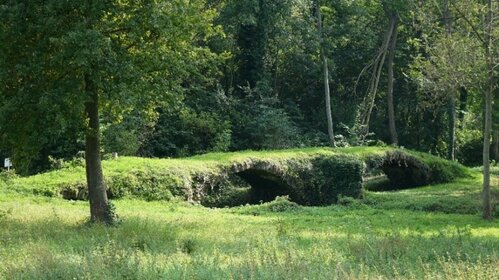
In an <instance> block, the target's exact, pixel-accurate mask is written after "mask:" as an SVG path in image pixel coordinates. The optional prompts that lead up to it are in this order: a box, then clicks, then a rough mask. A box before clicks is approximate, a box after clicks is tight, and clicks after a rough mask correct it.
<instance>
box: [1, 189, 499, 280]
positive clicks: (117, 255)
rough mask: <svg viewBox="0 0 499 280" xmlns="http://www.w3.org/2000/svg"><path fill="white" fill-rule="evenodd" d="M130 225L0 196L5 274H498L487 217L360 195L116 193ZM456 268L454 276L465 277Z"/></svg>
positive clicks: (48, 202)
mask: <svg viewBox="0 0 499 280" xmlns="http://www.w3.org/2000/svg"><path fill="white" fill-rule="evenodd" d="M115 204H116V206H117V209H118V214H119V216H120V218H121V223H120V224H119V225H117V226H116V227H111V228H107V227H104V226H88V225H87V224H86V223H85V222H86V219H87V217H88V204H87V203H86V202H71V201H64V200H61V199H57V198H40V197H21V196H18V195H12V194H11V195H6V196H4V197H3V198H2V199H1V200H0V211H1V212H0V213H2V214H0V216H1V218H0V244H1V246H0V259H1V260H2V261H1V262H0V278H6V279H13V278H31V279H54V278H63V279H75V278H76V279H88V278H91V279H122V278H127V277H128V278H132V279H137V278H139V279H142V278H147V279H153V278H168V279H185V278H187V279H304V278H308V279H331V278H355V279H372V278H384V279H394V278H400V279H408V278H414V279H421V278H424V277H430V276H431V277H439V278H447V279H451V278H452V279H470V278H468V277H472V278H473V277H474V278H476V277H479V279H494V276H496V275H497V273H499V271H498V267H499V266H498V265H499V258H498V253H499V252H498V249H499V227H498V224H497V222H488V221H483V220H482V219H481V218H480V217H479V216H478V215H457V214H443V213H428V212H414V211H408V210H402V209H393V210H379V209H374V208H372V207H369V206H366V205H363V204H355V205H351V206H348V207H345V206H339V205H337V206H329V207H301V208H299V209H295V210H292V211H285V212H271V211H268V210H267V209H268V208H266V207H264V206H261V207H260V206H258V205H256V206H244V207H238V208H232V209H230V208H226V209H209V208H204V207H200V206H192V205H189V204H186V203H184V202H144V201H140V200H119V201H116V202H115ZM456 277H457V278H456Z"/></svg>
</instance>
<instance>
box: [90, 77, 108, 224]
mask: <svg viewBox="0 0 499 280" xmlns="http://www.w3.org/2000/svg"><path fill="white" fill-rule="evenodd" d="M85 92H86V93H87V95H88V98H89V99H88V101H87V102H86V103H85V115H86V118H87V121H88V127H87V129H86V132H85V163H86V167H85V168H86V175H87V185H88V196H89V200H90V221H91V222H102V223H106V224H112V223H113V214H112V211H111V209H110V204H109V201H108V199H107V193H106V185H105V183H104V176H103V173H102V165H101V158H100V123H99V95H98V92H97V90H96V88H95V87H94V84H93V82H92V79H91V77H90V76H89V75H88V74H87V75H85Z"/></svg>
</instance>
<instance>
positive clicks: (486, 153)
mask: <svg viewBox="0 0 499 280" xmlns="http://www.w3.org/2000/svg"><path fill="white" fill-rule="evenodd" d="M485 24H486V25H485V36H484V47H485V59H486V62H487V71H488V73H487V85H486V89H485V96H484V99H485V102H484V103H485V125H484V130H483V218H484V219H487V220H490V219H492V203H491V196H490V133H491V128H492V92H493V90H494V63H493V58H492V51H491V48H492V40H491V39H492V38H491V37H492V0H488V1H487V14H486V23H485Z"/></svg>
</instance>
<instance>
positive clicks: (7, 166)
mask: <svg viewBox="0 0 499 280" xmlns="http://www.w3.org/2000/svg"><path fill="white" fill-rule="evenodd" d="M3 166H4V167H6V168H7V170H9V171H10V168H11V167H12V162H11V161H10V158H6V159H5V160H4V161H3Z"/></svg>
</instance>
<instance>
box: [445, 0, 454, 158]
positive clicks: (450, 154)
mask: <svg viewBox="0 0 499 280" xmlns="http://www.w3.org/2000/svg"><path fill="white" fill-rule="evenodd" d="M443 21H444V25H445V31H446V35H447V37H448V38H450V37H451V36H452V15H451V13H450V10H449V0H446V1H445V2H444V13H443ZM449 56H450V54H449ZM447 117H448V125H449V127H448V130H449V132H448V138H447V142H448V143H447V146H448V148H447V158H448V159H449V160H455V158H456V97H455V94H454V91H453V90H451V91H450V95H449V100H448V108H447Z"/></svg>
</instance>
